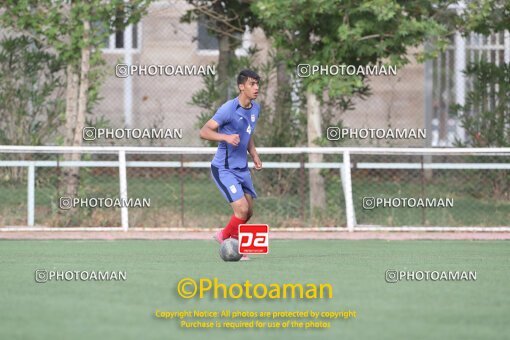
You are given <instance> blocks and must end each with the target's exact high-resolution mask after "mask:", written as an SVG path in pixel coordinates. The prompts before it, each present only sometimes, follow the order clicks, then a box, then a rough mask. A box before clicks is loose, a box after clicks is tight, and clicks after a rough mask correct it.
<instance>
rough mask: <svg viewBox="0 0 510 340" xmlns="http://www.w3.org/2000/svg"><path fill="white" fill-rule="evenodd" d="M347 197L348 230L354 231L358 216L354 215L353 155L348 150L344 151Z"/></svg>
mask: <svg viewBox="0 0 510 340" xmlns="http://www.w3.org/2000/svg"><path fill="white" fill-rule="evenodd" d="M342 179H343V181H342V183H343V184H344V185H343V187H344V197H345V213H346V217H347V230H348V231H354V226H355V224H356V216H355V215H354V204H353V201H352V181H351V155H350V153H349V151H348V150H346V151H344V160H343V176H342Z"/></svg>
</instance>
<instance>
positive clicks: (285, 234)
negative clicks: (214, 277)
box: [0, 228, 510, 240]
mask: <svg viewBox="0 0 510 340" xmlns="http://www.w3.org/2000/svg"><path fill="white" fill-rule="evenodd" d="M212 234H213V233H212V232H210V231H207V232H204V231H185V232H182V231H179V232H176V231H133V230H130V231H126V232H125V231H60V230H58V231H1V228H0V239H11V240H56V239H59V240H124V239H134V240H137V239H138V240H212ZM270 238H271V239H275V240H277V239H283V240H305V239H312V240H369V239H380V240H510V232H508V233H505V232H387V231H386V232H372V231H357V232H352V233H349V232H342V231H340V232H327V231H314V232H309V231H306V232H304V231H275V230H272V231H271V233H270Z"/></svg>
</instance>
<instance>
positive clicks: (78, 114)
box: [64, 21, 90, 197]
mask: <svg viewBox="0 0 510 340" xmlns="http://www.w3.org/2000/svg"><path fill="white" fill-rule="evenodd" d="M83 28H84V32H83V39H84V41H86V42H87V41H88V37H89V32H90V23H89V22H88V21H84V22H83ZM89 69H90V48H89V47H88V46H87V44H85V47H83V48H82V50H81V64H80V70H79V72H80V73H79V75H78V74H76V72H73V68H72V66H68V67H67V81H68V84H67V98H66V104H67V107H66V118H67V121H66V128H67V134H66V138H65V142H66V145H70V146H81V145H82V141H83V136H82V133H83V128H84V127H85V114H86V113H87V94H88V88H89V81H88V73H89ZM78 77H79V82H78ZM64 159H66V160H71V161H79V160H80V159H81V153H79V152H73V153H71V154H66V155H65V158H64ZM66 169H67V170H66V171H65V173H64V178H65V194H66V196H68V197H74V196H76V194H77V192H78V185H79V182H80V179H79V168H78V167H70V168H66Z"/></svg>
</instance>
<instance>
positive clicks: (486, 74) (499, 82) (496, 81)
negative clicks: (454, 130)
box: [451, 60, 510, 200]
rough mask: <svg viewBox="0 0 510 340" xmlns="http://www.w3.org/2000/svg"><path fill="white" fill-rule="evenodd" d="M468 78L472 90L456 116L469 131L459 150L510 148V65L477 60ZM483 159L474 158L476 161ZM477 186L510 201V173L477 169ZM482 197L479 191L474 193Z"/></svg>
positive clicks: (458, 142) (454, 109) (457, 107)
mask: <svg viewBox="0 0 510 340" xmlns="http://www.w3.org/2000/svg"><path fill="white" fill-rule="evenodd" d="M465 74H466V77H467V78H468V79H469V80H470V81H471V83H472V87H471V90H470V91H469V92H468V93H467V95H466V100H465V103H464V105H463V106H461V105H455V106H453V107H452V109H451V114H452V115H454V116H456V117H457V118H458V119H459V121H460V124H461V126H462V127H463V128H464V130H465V132H466V137H467V138H466V140H465V141H461V140H458V139H457V140H456V142H455V144H456V146H457V147H484V148H490V147H510V106H509V104H508V98H510V64H508V63H503V64H500V65H496V64H493V63H489V62H486V61H483V60H481V61H478V62H475V63H471V64H469V65H468V66H467V68H466V71H465ZM480 157H482V156H474V157H472V161H473V162H477V161H479V158H480ZM475 175H476V176H478V181H477V182H476V183H486V187H490V188H491V189H492V197H494V198H497V199H503V198H506V199H507V200H510V173H508V171H505V170H497V171H491V172H487V171H485V170H477V171H476V172H475ZM475 194H479V191H475Z"/></svg>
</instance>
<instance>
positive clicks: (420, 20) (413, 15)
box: [252, 0, 455, 212]
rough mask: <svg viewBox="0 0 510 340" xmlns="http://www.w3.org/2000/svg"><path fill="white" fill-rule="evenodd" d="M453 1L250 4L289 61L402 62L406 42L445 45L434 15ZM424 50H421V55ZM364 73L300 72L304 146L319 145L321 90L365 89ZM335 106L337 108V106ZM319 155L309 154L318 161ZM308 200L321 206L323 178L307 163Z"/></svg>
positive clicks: (338, 94) (331, 93) (339, 93)
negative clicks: (305, 127)
mask: <svg viewBox="0 0 510 340" xmlns="http://www.w3.org/2000/svg"><path fill="white" fill-rule="evenodd" d="M454 2H455V1H424V0H414V1H396V0H368V1H367V0H353V1H331V0H314V1H312V0H282V1H272V0H260V1H258V2H255V3H253V4H252V9H253V11H254V12H255V13H256V14H257V16H258V17H259V18H260V20H261V26H262V27H263V28H264V30H265V31H266V33H267V34H268V35H269V36H270V37H271V38H272V39H273V41H274V44H275V46H276V48H279V49H282V50H285V51H288V52H289V53H288V56H289V58H288V59H287V61H288V66H289V68H290V69H296V66H297V65H299V64H308V65H341V64H345V65H354V66H356V67H357V66H359V65H376V64H381V63H383V62H385V63H388V64H392V65H397V66H402V65H404V64H406V63H407V62H408V54H407V53H408V51H407V50H408V48H409V47H413V46H419V45H420V44H422V43H423V42H425V41H427V40H432V39H434V40H436V41H437V44H436V47H438V48H440V47H442V46H444V40H443V39H442V38H443V37H444V36H445V35H446V34H447V28H446V26H445V25H443V24H442V23H440V22H439V16H440V15H441V13H443V11H444V10H445V9H446V7H447V6H448V5H449V4H451V3H454ZM422 56H424V55H422ZM365 81H366V78H365V77H363V76H334V77H333V76H330V77H324V76H321V75H319V74H312V75H310V76H309V77H307V78H302V79H301V82H302V86H303V87H304V88H305V91H306V103H307V113H308V120H307V124H308V146H317V145H319V140H318V137H319V136H321V135H322V134H323V131H322V129H323V128H324V126H322V124H321V118H322V117H321V115H320V114H319V112H320V110H319V109H320V108H319V106H320V105H321V102H323V98H324V96H325V95H326V96H327V97H328V98H330V99H333V100H335V99H340V100H339V101H338V102H339V103H343V104H345V103H348V101H346V100H345V98H349V97H352V96H354V95H356V94H365V92H364V88H366V85H365ZM339 109H342V107H341V106H339ZM321 160H322V155H310V156H309V161H311V162H320V161H321ZM309 181H310V206H311V209H312V212H313V210H315V209H322V208H323V207H324V206H325V194H324V183H323V180H322V177H321V176H320V173H319V171H318V170H315V171H314V169H311V171H310V175H309Z"/></svg>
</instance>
